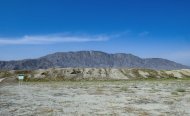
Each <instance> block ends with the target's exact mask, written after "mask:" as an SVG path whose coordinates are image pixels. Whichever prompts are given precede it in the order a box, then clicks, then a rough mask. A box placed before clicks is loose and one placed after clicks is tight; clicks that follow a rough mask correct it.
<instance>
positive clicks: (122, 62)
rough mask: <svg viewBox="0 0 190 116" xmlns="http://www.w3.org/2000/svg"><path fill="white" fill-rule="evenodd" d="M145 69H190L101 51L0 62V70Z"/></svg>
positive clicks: (163, 61)
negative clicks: (70, 68) (56, 68)
mask: <svg viewBox="0 0 190 116" xmlns="http://www.w3.org/2000/svg"><path fill="white" fill-rule="evenodd" d="M55 67H58V68H69V67H72V68H77V67H78V68H146V69H156V70H176V69H189V68H190V67H188V66H185V65H182V64H179V63H176V62H173V61H170V60H166V59H161V58H145V59H144V58H140V57H138V56H134V55H132V54H125V53H116V54H108V53H105V52H101V51H78V52H57V53H54V54H49V55H46V56H43V57H40V58H37V59H27V60H19V61H0V70H35V69H48V68H55Z"/></svg>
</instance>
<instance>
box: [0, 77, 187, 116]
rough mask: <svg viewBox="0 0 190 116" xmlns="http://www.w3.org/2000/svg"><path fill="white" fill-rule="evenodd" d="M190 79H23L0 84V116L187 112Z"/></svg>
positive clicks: (148, 115) (173, 115)
mask: <svg viewBox="0 0 190 116" xmlns="http://www.w3.org/2000/svg"><path fill="white" fill-rule="evenodd" d="M189 108H190V80H180V79H176V80H174V79H172V80H170V79H169V80H136V81H77V82H71V81H62V82H22V83H20V84H19V83H15V84H11V85H10V84H9V85H8V84H7V85H3V86H1V88H0V115H1V116H18V115H19V116H37V115H39V116H62V115H65V116H72V115H74V116H76V115H89V116H91V115H116V116H122V115H123V116H126V115H127V116H136V115H139V116H168V115H170V116H187V115H190V110H189Z"/></svg>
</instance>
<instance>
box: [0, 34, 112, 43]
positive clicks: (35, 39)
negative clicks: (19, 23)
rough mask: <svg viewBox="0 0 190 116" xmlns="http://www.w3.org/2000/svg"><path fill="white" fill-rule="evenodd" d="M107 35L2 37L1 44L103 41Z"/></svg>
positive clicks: (107, 37)
mask: <svg viewBox="0 0 190 116" xmlns="http://www.w3.org/2000/svg"><path fill="white" fill-rule="evenodd" d="M109 39H110V37H109V36H106V35H93V36H89V35H73V36H72V35H65V34H57V35H56V34H52V35H41V36H23V37H20V38H0V45H22V44H23V45H24V44H31V45H32V44H55V43H66V42H102V41H107V40H109Z"/></svg>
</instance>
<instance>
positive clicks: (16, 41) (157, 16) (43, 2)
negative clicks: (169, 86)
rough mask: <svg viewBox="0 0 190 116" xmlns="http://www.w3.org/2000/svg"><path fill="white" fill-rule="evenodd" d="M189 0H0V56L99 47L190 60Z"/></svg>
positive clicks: (19, 56) (11, 57)
mask: <svg viewBox="0 0 190 116" xmlns="http://www.w3.org/2000/svg"><path fill="white" fill-rule="evenodd" d="M189 6H190V1H189V0H0V53H1V55H0V60H17V59H26V58H37V57H40V56H43V55H46V54H49V53H54V52H61V51H64V52H65V51H80V50H100V51H104V52H108V53H116V52H124V53H132V54H134V55H137V56H140V57H142V58H147V57H159V58H167V59H169V60H173V61H176V62H179V63H182V64H186V65H190V7H189Z"/></svg>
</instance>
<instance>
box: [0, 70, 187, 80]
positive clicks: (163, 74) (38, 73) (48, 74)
mask: <svg viewBox="0 0 190 116" xmlns="http://www.w3.org/2000/svg"><path fill="white" fill-rule="evenodd" d="M18 74H25V77H26V79H27V80H33V79H34V80H35V79H37V80H39V79H42V80H57V79H61V80H122V79H124V80H126V79H141V78H187V77H190V70H189V69H181V70H150V69H126V68H122V69H114V68H50V69H39V70H33V71H31V70H30V71H27V70H25V71H24V70H23V71H18V70H12V71H0V78H4V77H14V78H15V77H17V75H18Z"/></svg>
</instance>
